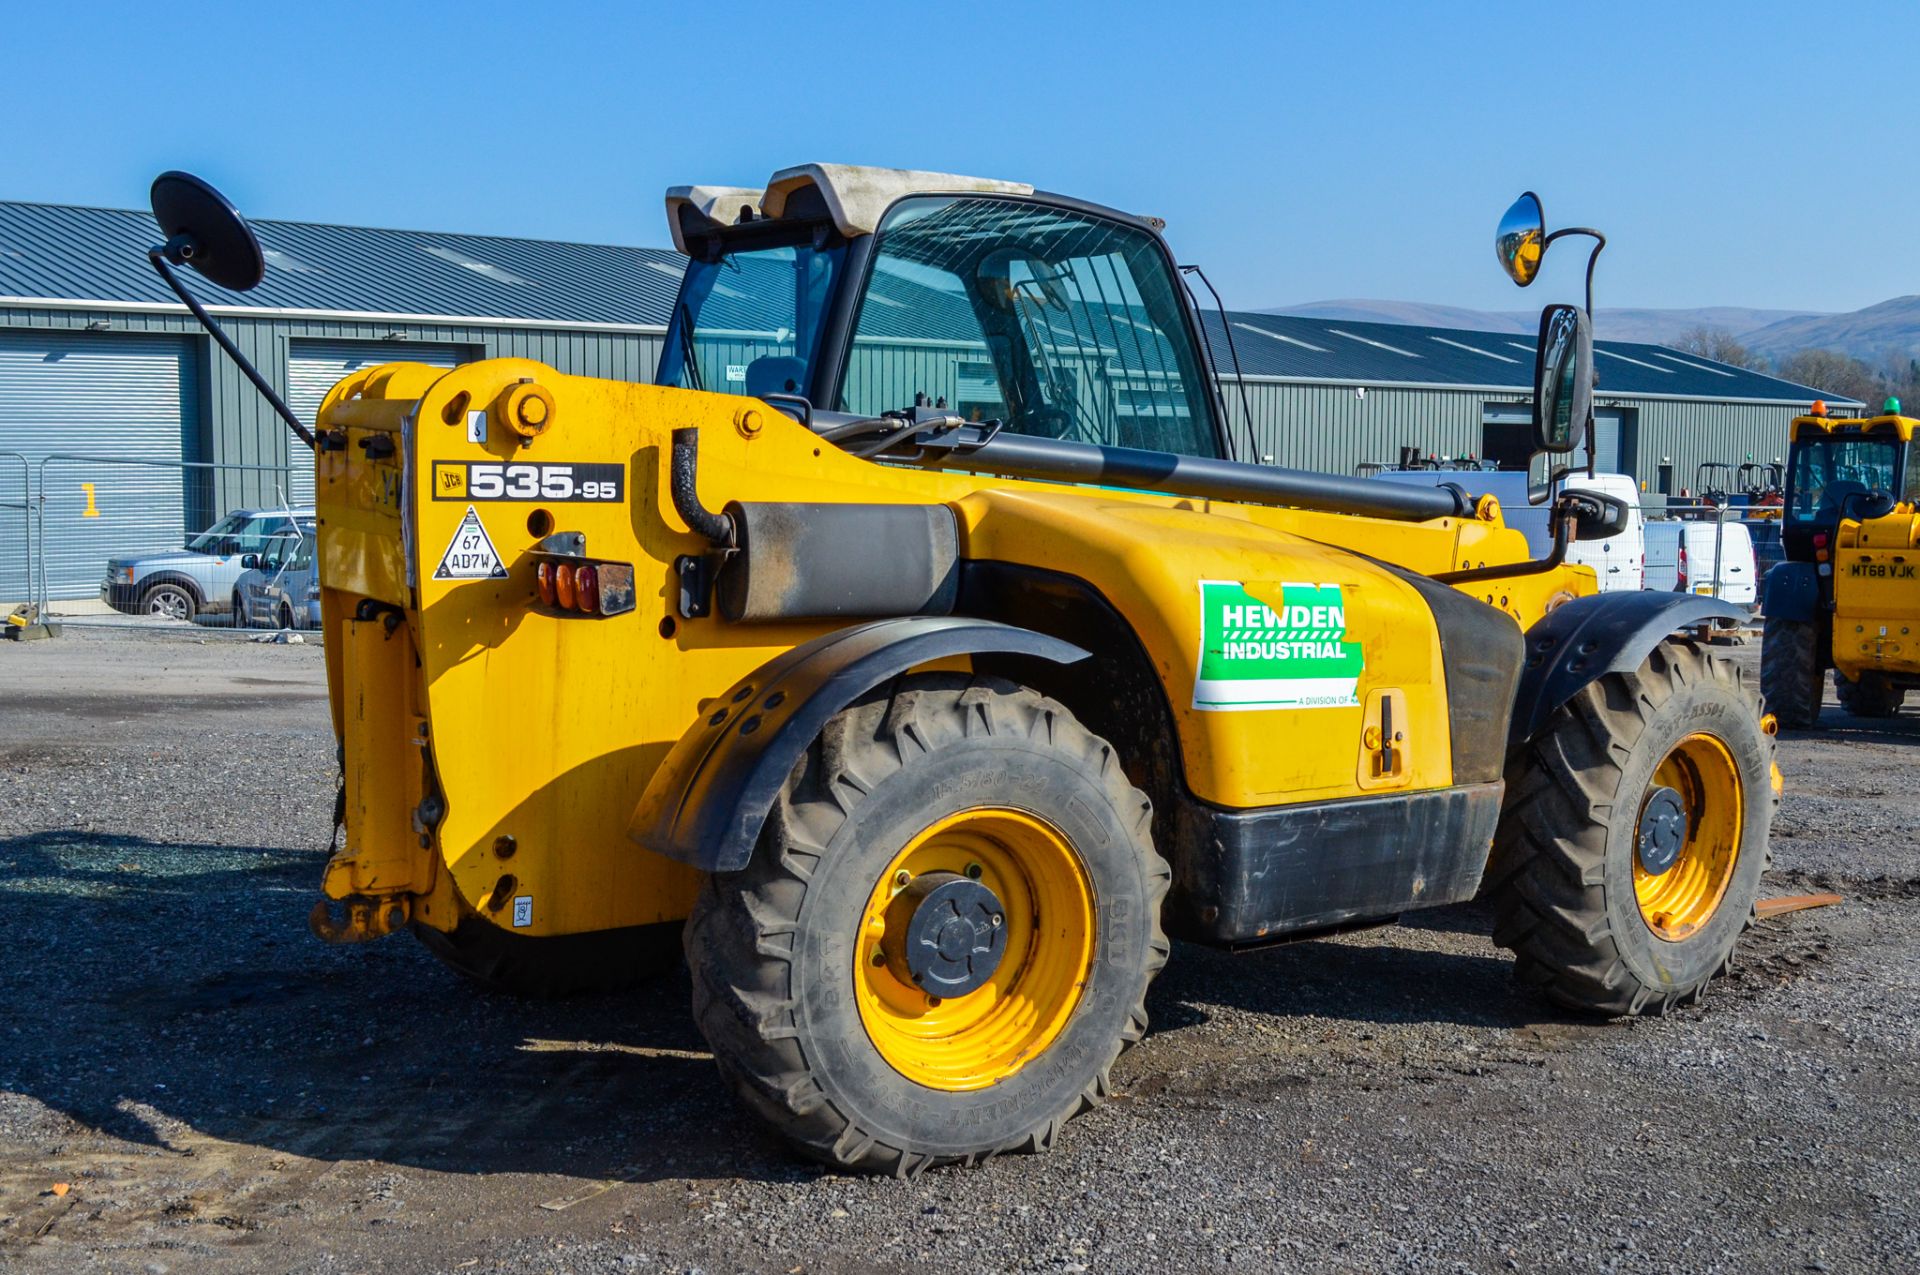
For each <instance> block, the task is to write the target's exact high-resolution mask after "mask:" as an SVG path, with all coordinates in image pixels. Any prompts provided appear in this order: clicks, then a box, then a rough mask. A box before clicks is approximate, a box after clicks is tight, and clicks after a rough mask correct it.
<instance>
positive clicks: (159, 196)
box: [151, 172, 267, 292]
mask: <svg viewBox="0 0 1920 1275" xmlns="http://www.w3.org/2000/svg"><path fill="white" fill-rule="evenodd" d="M151 199H152V203H153V219H154V220H155V221H157V222H159V223H160V233H161V234H163V235H165V236H166V237H167V242H166V246H165V247H164V248H162V249H161V251H162V252H164V253H165V254H166V258H167V260H169V261H171V262H173V263H174V264H176V265H189V266H192V267H193V268H194V269H195V270H198V271H199V272H200V273H201V274H203V275H205V276H206V277H207V278H208V279H210V280H212V281H213V282H214V283H217V284H219V285H220V286H221V287H223V288H231V289H232V290H233V291H235V292H245V291H247V290H248V289H250V288H253V287H255V286H257V285H258V284H259V282H260V281H261V280H262V279H264V278H266V277H267V258H266V255H265V254H264V253H262V252H261V251H260V241H259V239H257V238H255V237H254V233H253V227H252V226H249V225H248V224H247V219H246V218H245V217H242V216H241V215H240V210H239V209H238V208H235V207H234V206H233V204H232V203H231V202H229V201H228V199H227V197H226V196H225V195H222V194H221V193H220V192H219V191H217V190H215V189H214V188H213V187H211V186H209V185H208V184H207V183H205V182H203V181H201V180H200V179H199V178H198V177H195V176H194V175H193V174H192V173H181V172H168V173H162V174H160V175H159V176H158V177H156V178H154V179H153V190H152V193H151Z"/></svg>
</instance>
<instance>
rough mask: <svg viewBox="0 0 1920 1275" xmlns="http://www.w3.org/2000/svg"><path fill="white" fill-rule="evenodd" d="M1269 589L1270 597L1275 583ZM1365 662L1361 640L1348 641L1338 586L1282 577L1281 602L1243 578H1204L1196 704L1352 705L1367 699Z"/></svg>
mask: <svg viewBox="0 0 1920 1275" xmlns="http://www.w3.org/2000/svg"><path fill="white" fill-rule="evenodd" d="M1262 592H1265V593H1267V594H1268V595H1269V596H1271V593H1272V586H1270V585H1269V586H1265V587H1263V588H1262ZM1365 667H1366V657H1365V653H1364V652H1363V651H1362V650H1361V644H1360V643H1358V642H1349V641H1348V640H1347V602H1346V598H1345V596H1344V595H1343V594H1342V592H1341V589H1340V586H1339V585H1337V584H1290V583H1284V582H1283V583H1282V584H1281V585H1280V603H1279V605H1277V606H1276V605H1273V604H1271V603H1268V602H1262V601H1261V600H1260V599H1258V598H1256V597H1254V596H1253V595H1252V594H1250V593H1248V592H1247V587H1246V585H1245V584H1244V583H1242V582H1241V581H1238V580H1202V581H1201V582H1200V669H1199V673H1198V675H1197V676H1196V677H1195V678H1194V682H1193V706H1194V708H1196V709H1199V710H1202V711H1210V712H1233V711H1238V710H1250V709H1269V708H1346V707H1350V706H1352V705H1355V704H1358V703H1359V702H1360V697H1359V686H1360V671H1361V670H1362V669H1363V668H1365Z"/></svg>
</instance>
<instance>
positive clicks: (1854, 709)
mask: <svg viewBox="0 0 1920 1275" xmlns="http://www.w3.org/2000/svg"><path fill="white" fill-rule="evenodd" d="M1833 689H1834V691H1835V692H1836V693H1837V694H1838V695H1839V697H1840V707H1841V708H1843V709H1845V710H1846V711H1847V712H1849V713H1852V714H1853V715H1854V716H1855V717H1892V716H1894V715H1895V714H1897V713H1898V712H1899V711H1900V706H1901V705H1902V704H1904V703H1906V701H1907V692H1906V688H1905V687H1900V686H1895V685H1894V684H1893V683H1892V682H1889V681H1888V680H1887V678H1886V675H1885V674H1883V673H1862V674H1861V675H1860V677H1859V679H1858V680H1855V679H1853V678H1849V677H1846V676H1844V675H1843V674H1842V673H1841V672H1840V670H1838V669H1835V670H1834V673H1833Z"/></svg>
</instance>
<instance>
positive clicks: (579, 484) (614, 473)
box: [433, 422, 626, 504]
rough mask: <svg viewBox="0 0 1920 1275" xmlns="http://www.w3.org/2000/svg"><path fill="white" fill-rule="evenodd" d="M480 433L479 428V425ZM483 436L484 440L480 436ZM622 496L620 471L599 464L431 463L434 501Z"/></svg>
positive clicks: (607, 498)
mask: <svg viewBox="0 0 1920 1275" xmlns="http://www.w3.org/2000/svg"><path fill="white" fill-rule="evenodd" d="M482 428H485V425H484V422H483V423H482ZM483 437H484V436H483ZM625 495H626V470H624V469H622V468H621V467H620V466H619V465H611V464H605V463H596V464H586V463H574V462H571V461H569V462H566V463H548V462H544V461H543V462H540V463H538V464H536V463H534V462H532V461H521V462H516V463H514V464H511V465H506V464H501V463H500V462H498V461H477V460H436V461H434V462H433V498H434V499H435V500H539V501H544V502H546V503H548V504H556V503H560V502H564V501H618V500H620V499H622V498H623V497H624V496H625Z"/></svg>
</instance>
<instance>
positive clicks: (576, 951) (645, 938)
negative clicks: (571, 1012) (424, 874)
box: [413, 916, 681, 1000]
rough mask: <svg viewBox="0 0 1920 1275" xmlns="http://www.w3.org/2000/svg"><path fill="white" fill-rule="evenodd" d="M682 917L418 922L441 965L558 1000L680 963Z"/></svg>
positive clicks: (511, 990)
mask: <svg viewBox="0 0 1920 1275" xmlns="http://www.w3.org/2000/svg"><path fill="white" fill-rule="evenodd" d="M680 929H681V927H680V926H679V925H677V924H672V923H669V924H663V925H637V926H633V927H631V928H627V929H619V930H600V931H596V932H593V933H589V934H563V935H556V936H552V937H540V938H531V937H528V936H527V935H524V934H514V933H511V932H510V931H507V930H503V929H501V928H500V927H499V926H497V925H495V924H493V923H492V922H491V921H484V920H481V919H480V918H479V917H476V916H469V917H467V918H465V919H464V920H462V921H461V922H460V923H459V924H458V925H457V926H455V927H454V929H453V931H452V932H451V933H448V932H447V931H444V930H436V929H434V928H433V927H432V926H429V925H421V924H419V923H417V922H416V923H415V924H414V926H413V933H414V936H415V937H416V938H418V939H419V940H420V942H421V943H422V944H424V945H425V946H426V949H427V950H428V951H429V952H432V953H433V954H434V955H435V956H436V957H438V958H440V962H441V964H443V965H445V966H447V967H448V968H449V969H452V970H454V971H455V972H457V973H459V974H460V975H462V976H463V977H465V978H467V979H469V980H471V981H472V982H474V983H476V984H478V985H479V986H480V987H481V988H483V989H485V990H486V991H489V992H499V993H504V994H506V995H509V996H524V997H527V998H529V999H534V1000H557V999H559V998H560V997H563V996H573V995H577V994H580V993H587V992H619V991H625V990H627V989H629V988H632V987H637V986H638V985H640V984H641V983H644V982H646V981H648V980H649V979H652V978H656V977H658V976H659V975H661V974H664V973H666V972H667V971H668V970H671V969H674V968H676V967H677V966H678V965H679V964H680Z"/></svg>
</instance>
